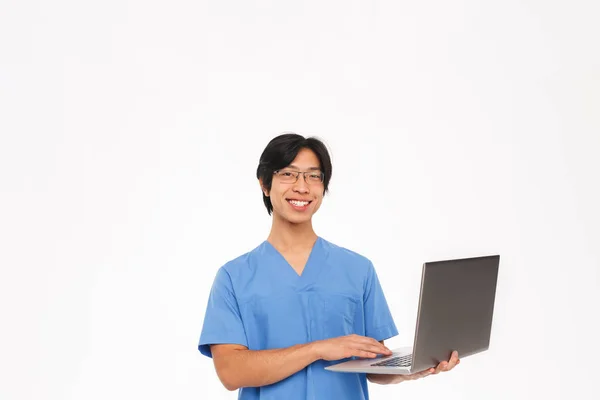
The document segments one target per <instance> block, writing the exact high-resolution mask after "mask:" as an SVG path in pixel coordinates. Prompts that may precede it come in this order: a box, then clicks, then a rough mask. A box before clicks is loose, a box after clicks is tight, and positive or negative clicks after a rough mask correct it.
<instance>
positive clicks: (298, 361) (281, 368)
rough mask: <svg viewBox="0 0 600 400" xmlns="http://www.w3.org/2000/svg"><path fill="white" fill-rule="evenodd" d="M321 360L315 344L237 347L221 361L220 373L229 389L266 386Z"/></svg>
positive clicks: (218, 370)
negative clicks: (260, 348) (256, 347)
mask: <svg viewBox="0 0 600 400" xmlns="http://www.w3.org/2000/svg"><path fill="white" fill-rule="evenodd" d="M318 359H319V356H318V354H317V352H316V351H315V348H314V346H313V343H308V344H300V345H296V346H292V347H287V348H283V349H272V350H236V351H233V352H231V354H229V355H227V357H224V358H223V359H222V360H221V361H220V365H219V366H218V367H217V373H218V374H219V378H220V379H221V381H222V382H223V384H224V385H225V387H226V388H227V389H229V390H236V389H239V388H241V387H258V386H266V385H270V384H273V383H276V382H279V381H281V380H283V379H285V378H287V377H289V376H291V375H293V374H295V373H296V372H298V371H300V370H302V369H303V368H305V367H306V366H307V365H309V364H312V363H313V362H315V361H317V360H318Z"/></svg>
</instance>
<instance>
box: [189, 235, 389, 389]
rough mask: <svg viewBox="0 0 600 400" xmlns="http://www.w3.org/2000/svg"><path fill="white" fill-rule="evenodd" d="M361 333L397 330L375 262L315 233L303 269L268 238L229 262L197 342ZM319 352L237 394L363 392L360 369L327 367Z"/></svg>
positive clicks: (252, 345) (276, 344)
mask: <svg viewBox="0 0 600 400" xmlns="http://www.w3.org/2000/svg"><path fill="white" fill-rule="evenodd" d="M353 333H355V334H358V335H363V336H369V337H372V338H374V339H376V340H384V339H388V338H390V337H392V336H396V335H397V334H398V330H397V329H396V325H395V324H394V321H393V319H392V316H391V314H390V310H389V308H388V305H387V302H386V300H385V296H384V294H383V291H382V290H381V285H380V283H379V280H378V279H377V274H376V273H375V269H374V268H373V264H372V263H371V261H369V260H368V259H367V258H365V257H363V256H361V255H359V254H357V253H355V252H352V251H350V250H347V249H344V248H342V247H339V246H336V245H335V244H333V243H330V242H328V241H326V240H324V239H322V238H320V237H319V238H318V239H317V241H316V242H315V245H314V247H313V249H312V251H311V254H310V256H309V258H308V261H307V263H306V266H305V267H304V271H303V272H302V275H300V276H299V275H298V274H297V273H296V271H295V270H294V269H293V268H292V266H291V265H290V264H289V263H288V262H287V261H286V260H285V259H284V258H283V256H282V255H281V254H280V253H279V252H278V251H277V250H276V249H275V248H274V247H273V246H272V245H271V244H270V243H269V242H267V241H265V242H263V243H262V244H261V245H260V246H258V247H257V248H256V249H254V250H252V251H251V252H249V253H246V254H244V255H243V256H241V257H238V258H236V259H235V260H233V261H230V262H228V263H227V264H225V265H224V266H223V267H221V268H220V269H219V271H218V272H217V276H216V278H215V281H214V283H213V286H212V289H211V292H210V297H209V300H208V306H207V309H206V315H205V318H204V325H203V328H202V333H201V335H200V343H199V345H198V349H199V350H200V352H201V353H202V354H204V355H206V356H208V357H211V352H210V347H209V345H211V344H223V343H230V344H240V345H243V346H246V347H247V348H248V349H250V350H266V349H277V348H284V347H290V346H293V345H297V344H303V343H308V342H312V341H315V340H322V339H328V338H333V337H338V336H344V335H350V334H353ZM337 362H339V361H334V362H330V361H324V360H319V361H316V362H314V363H312V364H311V365H309V366H307V367H306V368H304V369H302V370H300V371H298V372H297V373H296V374H294V375H292V376H290V377H289V378H287V379H284V380H282V381H280V382H277V383H275V384H272V385H268V386H263V387H247V388H241V389H240V390H239V397H238V398H239V399H243V400H250V399H252V400H254V399H261V400H265V399H277V400H280V399H286V400H295V399H298V400H306V399H311V400H320V399H323V400H331V399H344V400H353V399H356V400H359V399H361V400H362V399H368V398H369V394H368V391H367V379H366V375H365V374H358V373H340V372H331V371H326V370H325V369H324V368H325V367H326V366H328V365H331V364H334V363H337Z"/></svg>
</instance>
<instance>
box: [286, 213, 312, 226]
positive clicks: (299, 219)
mask: <svg viewBox="0 0 600 400" xmlns="http://www.w3.org/2000/svg"><path fill="white" fill-rule="evenodd" d="M311 219H312V214H311V215H302V216H297V215H293V216H289V215H286V216H285V220H286V221H287V222H289V223H290V224H294V225H301V224H305V223H308V222H310V221H311Z"/></svg>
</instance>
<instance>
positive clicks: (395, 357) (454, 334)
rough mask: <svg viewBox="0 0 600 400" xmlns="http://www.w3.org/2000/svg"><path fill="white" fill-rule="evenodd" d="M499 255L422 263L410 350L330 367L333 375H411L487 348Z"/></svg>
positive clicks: (400, 349) (400, 350) (405, 349)
mask: <svg viewBox="0 0 600 400" xmlns="http://www.w3.org/2000/svg"><path fill="white" fill-rule="evenodd" d="M499 263H500V256H499V255H492V256H484V257H475V258H463V259H457V260H447V261H436V262H427V263H425V264H423V272H422V275H421V293H420V295H419V309H418V311H417V324H416V329H415V338H414V342H413V346H412V347H408V346H407V347H401V348H398V349H394V350H392V352H393V354H392V355H389V356H385V357H382V356H378V357H377V358H369V359H360V358H356V359H353V360H350V361H345V362H341V363H338V364H335V365H330V366H328V367H326V368H325V369H327V370H330V371H337V372H360V373H370V374H398V375H405V374H413V373H416V372H420V371H423V370H426V369H428V368H430V367H435V366H437V365H438V364H439V363H440V362H441V361H444V360H446V361H447V360H448V359H450V355H451V354H452V351H453V350H456V351H458V356H459V358H460V359H461V360H462V359H463V358H465V357H467V356H470V355H473V354H476V353H479V352H482V351H485V350H487V349H488V348H489V344H490V335H491V330H492V314H493V311H494V300H495V297H496V282H497V280H498V266H499Z"/></svg>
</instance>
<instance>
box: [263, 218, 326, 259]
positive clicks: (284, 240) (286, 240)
mask: <svg viewBox="0 0 600 400" xmlns="http://www.w3.org/2000/svg"><path fill="white" fill-rule="evenodd" d="M316 240H317V234H316V233H315V231H314V230H313V227H312V221H307V222H304V223H302V224H293V223H290V222H289V221H287V220H284V219H282V218H280V217H279V216H277V215H276V214H273V224H272V225H271V232H270V233H269V237H268V238H267V241H268V242H269V243H271V244H272V245H273V246H274V247H275V248H277V249H281V250H284V251H287V250H292V251H293V250H302V249H306V248H312V246H313V245H314V243H315V241H316Z"/></svg>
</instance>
